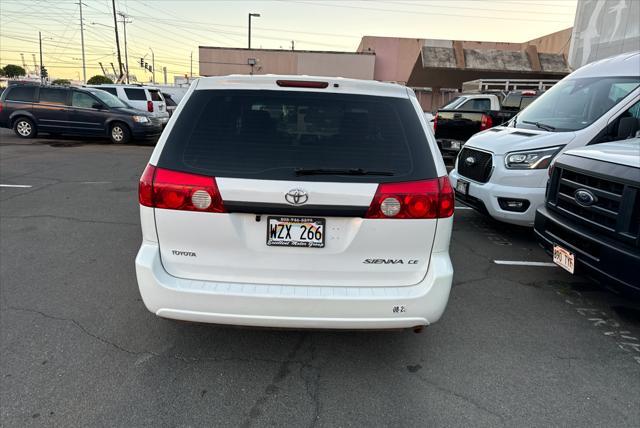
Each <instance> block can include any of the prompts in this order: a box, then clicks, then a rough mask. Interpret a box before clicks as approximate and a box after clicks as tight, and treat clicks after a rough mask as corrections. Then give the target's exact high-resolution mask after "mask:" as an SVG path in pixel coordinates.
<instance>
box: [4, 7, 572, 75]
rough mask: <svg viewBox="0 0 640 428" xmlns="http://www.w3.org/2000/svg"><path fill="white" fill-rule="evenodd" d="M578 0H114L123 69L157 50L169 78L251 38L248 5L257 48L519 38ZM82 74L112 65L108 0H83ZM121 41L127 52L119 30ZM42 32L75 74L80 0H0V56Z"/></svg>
mask: <svg viewBox="0 0 640 428" xmlns="http://www.w3.org/2000/svg"><path fill="white" fill-rule="evenodd" d="M576 2H577V0H519V1H515V0H513V1H512V0H438V1H435V0H420V1H412V0H402V1H400V0H398V1H394V0H388V1H383V0H379V1H332V0H291V1H270V0H262V1H242V0H229V1H211V0H117V1H116V9H117V10H118V11H121V12H123V13H125V14H126V15H127V16H128V17H129V18H128V21H130V23H129V24H127V28H126V29H127V44H128V46H127V50H128V56H129V68H130V70H131V72H132V73H133V74H135V75H136V76H137V78H138V79H139V80H141V81H148V80H149V77H150V74H149V73H147V72H145V71H144V70H143V69H142V68H140V66H139V61H140V57H143V56H145V55H146V59H147V61H148V62H149V63H151V59H150V58H151V49H152V50H153V51H154V52H155V62H156V70H158V73H157V74H156V80H158V81H159V80H160V79H161V73H160V72H159V71H160V70H161V69H162V67H163V66H164V67H167V70H168V74H169V80H170V81H171V82H172V81H173V76H174V75H184V74H185V73H189V69H190V55H191V53H192V52H193V74H194V76H195V75H197V74H198V62H197V59H198V46H200V45H202V46H226V47H246V46H247V14H248V13H249V12H253V13H260V14H261V15H262V16H261V17H260V18H254V21H253V37H252V46H253V47H254V48H258V47H263V48H276V49H277V48H281V47H282V48H284V49H289V48H290V46H291V40H295V47H296V49H305V50H335V51H354V50H355V49H356V48H357V46H358V43H359V41H360V38H361V37H362V36H363V35H375V36H396V37H413V38H431V39H464V40H486V41H507V42H523V41H526V40H530V39H533V38H536V37H540V36H542V35H545V34H548V33H552V32H554V31H558V30H562V29H564V28H567V27H570V26H572V25H573V20H574V15H575V9H576ZM83 4H84V6H83V16H84V24H85V31H84V37H85V53H86V64H87V77H90V76H93V75H95V74H101V72H100V67H99V65H98V62H100V61H101V62H102V63H103V65H105V66H107V67H109V68H110V66H109V65H108V64H109V63H110V62H113V63H114V64H115V65H116V68H117V60H116V56H115V51H116V47H115V46H116V45H115V35H114V31H113V12H112V6H111V4H112V3H111V0H83ZM119 28H120V47H121V50H122V53H123V59H122V61H123V63H124V62H125V59H124V35H123V32H122V30H123V28H122V24H120V25H119ZM38 31H41V32H42V37H43V41H42V47H43V56H44V61H43V62H44V64H45V66H46V67H47V69H48V70H49V75H50V76H52V77H54V78H55V77H57V78H70V79H80V78H81V76H82V67H81V66H82V62H81V48H80V14H79V8H78V2H77V0H75V1H74V0H0V65H2V66H5V65H6V64H18V65H22V60H21V57H20V54H21V53H22V54H24V57H25V60H26V62H27V66H28V68H30V69H33V58H32V55H34V54H35V55H36V61H37V62H38V63H39V59H38V55H39V52H38Z"/></svg>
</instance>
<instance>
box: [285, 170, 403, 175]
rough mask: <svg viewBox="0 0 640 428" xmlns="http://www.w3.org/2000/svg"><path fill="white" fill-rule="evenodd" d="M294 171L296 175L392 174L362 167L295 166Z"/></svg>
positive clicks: (391, 173)
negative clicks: (309, 167) (312, 167)
mask: <svg viewBox="0 0 640 428" xmlns="http://www.w3.org/2000/svg"><path fill="white" fill-rule="evenodd" d="M295 173H296V175H388V176H391V175H393V172H391V171H369V170H366V169H362V168H349V169H338V168H333V169H330V168H314V169H307V168H296V169H295Z"/></svg>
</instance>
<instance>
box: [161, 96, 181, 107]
mask: <svg viewBox="0 0 640 428" xmlns="http://www.w3.org/2000/svg"><path fill="white" fill-rule="evenodd" d="M162 95H163V96H164V101H165V102H166V103H167V106H169V107H174V106H177V105H178V104H176V102H175V101H173V98H171V96H170V95H167V94H162Z"/></svg>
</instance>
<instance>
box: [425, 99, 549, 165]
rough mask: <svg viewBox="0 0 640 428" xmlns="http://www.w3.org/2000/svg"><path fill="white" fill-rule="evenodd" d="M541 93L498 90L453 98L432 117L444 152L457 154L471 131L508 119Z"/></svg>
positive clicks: (451, 155) (498, 123) (472, 132)
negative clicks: (500, 92) (501, 94)
mask: <svg viewBox="0 0 640 428" xmlns="http://www.w3.org/2000/svg"><path fill="white" fill-rule="evenodd" d="M540 94H541V92H538V91H534V90H526V91H512V92H509V93H508V94H507V95H506V96H505V97H504V98H501V97H500V95H496V94H469V95H464V94H463V95H461V96H460V97H458V98H456V99H454V100H452V101H451V102H450V103H449V104H447V105H445V106H444V108H442V109H440V110H438V112H437V113H436V115H435V117H434V119H433V128H434V135H435V137H436V140H437V141H438V147H440V152H442V156H443V157H444V158H455V157H456V156H457V155H458V152H460V148H461V147H462V146H463V145H464V143H465V142H466V141H467V140H468V139H469V138H471V136H472V135H474V134H476V133H478V132H480V131H484V130H485V129H489V128H492V127H494V126H498V125H501V124H503V123H505V122H508V121H509V120H510V119H511V118H512V117H513V116H515V115H516V114H517V113H518V112H519V111H520V110H522V109H523V108H525V107H526V106H528V105H529V104H531V102H532V101H533V100H534V99H536V98H537V97H538V96H539V95H540ZM459 99H462V101H459Z"/></svg>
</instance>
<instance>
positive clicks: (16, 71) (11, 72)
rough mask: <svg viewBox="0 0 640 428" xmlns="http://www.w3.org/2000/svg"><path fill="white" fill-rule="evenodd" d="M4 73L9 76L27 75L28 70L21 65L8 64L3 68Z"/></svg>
mask: <svg viewBox="0 0 640 428" xmlns="http://www.w3.org/2000/svg"><path fill="white" fill-rule="evenodd" d="M3 74H4V75H5V76H7V77H9V78H11V77H20V76H25V75H26V74H27V72H26V71H25V70H24V68H22V67H20V66H19V65H14V64H7V65H5V67H4V68H3Z"/></svg>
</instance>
